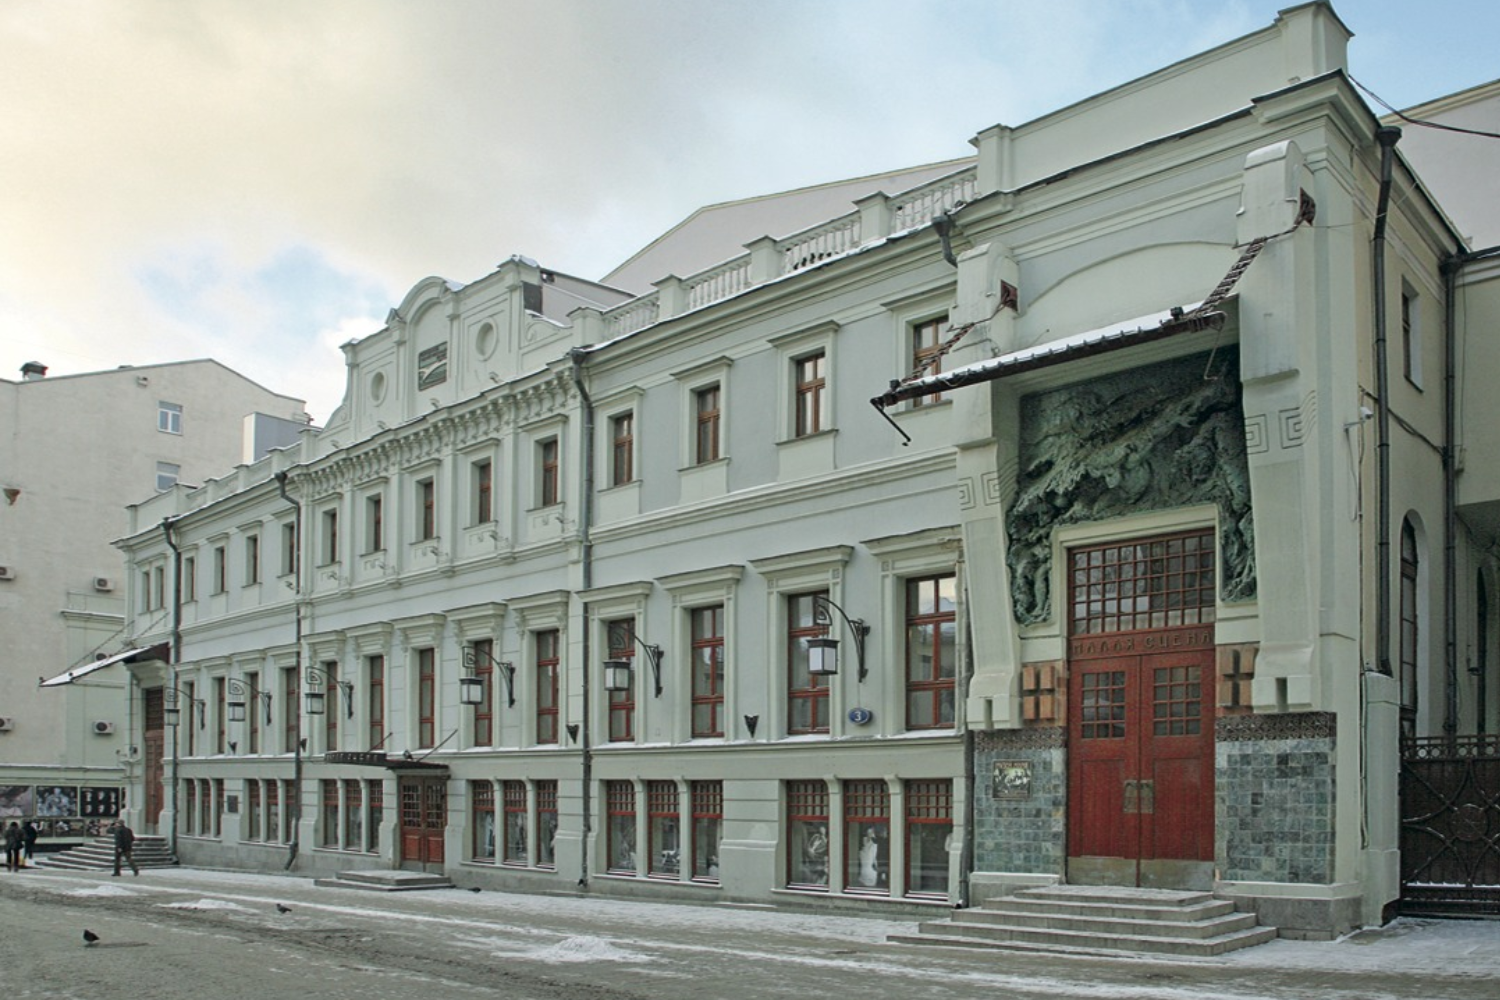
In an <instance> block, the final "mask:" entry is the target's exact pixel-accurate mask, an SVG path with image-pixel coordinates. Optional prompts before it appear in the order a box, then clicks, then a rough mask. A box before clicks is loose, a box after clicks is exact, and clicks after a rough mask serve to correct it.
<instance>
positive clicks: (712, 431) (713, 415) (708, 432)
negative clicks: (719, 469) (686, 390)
mask: <svg viewBox="0 0 1500 1000" xmlns="http://www.w3.org/2000/svg"><path fill="white" fill-rule="evenodd" d="M693 414H694V418H695V423H696V427H695V434H694V446H693V462H694V464H696V465H704V464H706V463H708V462H717V461H718V460H719V453H720V452H719V416H720V412H719V387H718V386H717V385H710V386H705V387H704V388H702V389H699V390H697V391H696V392H694V393H693Z"/></svg>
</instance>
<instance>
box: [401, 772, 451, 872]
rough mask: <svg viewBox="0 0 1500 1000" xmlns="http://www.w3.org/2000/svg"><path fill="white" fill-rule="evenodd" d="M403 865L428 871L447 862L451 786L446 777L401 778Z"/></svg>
mask: <svg viewBox="0 0 1500 1000" xmlns="http://www.w3.org/2000/svg"><path fill="white" fill-rule="evenodd" d="M398 794H399V796H400V801H401V829H400V832H399V837H400V843H401V859H400V860H401V867H403V868H412V869H416V870H419V871H425V870H426V869H427V868H429V867H437V868H441V867H442V865H443V834H444V828H445V827H446V825H447V811H448V790H447V781H446V779H443V778H405V777H403V778H401V779H399V782H398Z"/></svg>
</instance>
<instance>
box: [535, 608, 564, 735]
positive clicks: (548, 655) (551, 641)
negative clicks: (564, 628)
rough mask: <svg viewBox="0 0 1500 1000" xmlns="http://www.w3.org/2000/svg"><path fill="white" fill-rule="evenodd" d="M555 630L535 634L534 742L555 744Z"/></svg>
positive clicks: (556, 652) (556, 646)
mask: <svg viewBox="0 0 1500 1000" xmlns="http://www.w3.org/2000/svg"><path fill="white" fill-rule="evenodd" d="M559 656H560V654H559V650H558V635H557V630H556V629H548V630H547V631H545V632H538V633H536V741H537V743H545V744H552V743H556V742H557V667H558V663H559V662H560V660H559Z"/></svg>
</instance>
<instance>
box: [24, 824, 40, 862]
mask: <svg viewBox="0 0 1500 1000" xmlns="http://www.w3.org/2000/svg"><path fill="white" fill-rule="evenodd" d="M37 833H38V830H37V828H36V820H34V819H28V820H27V821H26V825H25V826H23V827H21V844H22V846H23V847H24V848H25V849H26V855H25V857H23V858H22V859H21V867H22V868H27V867H30V866H32V865H35V864H36V838H37Z"/></svg>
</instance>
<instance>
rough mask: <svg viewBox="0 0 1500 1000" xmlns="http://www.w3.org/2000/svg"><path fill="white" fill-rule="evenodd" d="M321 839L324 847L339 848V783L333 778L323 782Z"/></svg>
mask: <svg viewBox="0 0 1500 1000" xmlns="http://www.w3.org/2000/svg"><path fill="white" fill-rule="evenodd" d="M320 797H321V798H322V800H323V838H322V844H323V846H324V847H338V846H339V783H338V782H337V781H335V780H334V779H333V778H325V779H324V780H323V794H322V796H320Z"/></svg>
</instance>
